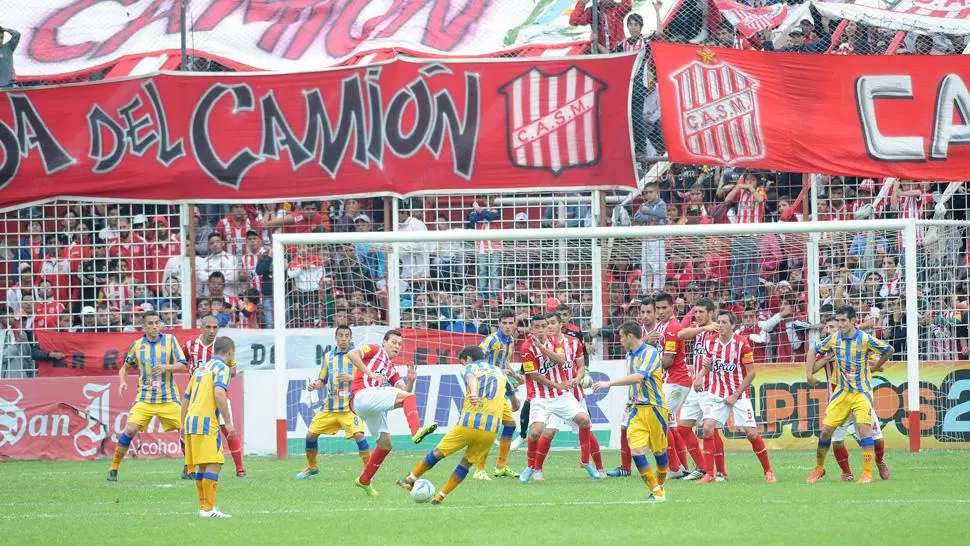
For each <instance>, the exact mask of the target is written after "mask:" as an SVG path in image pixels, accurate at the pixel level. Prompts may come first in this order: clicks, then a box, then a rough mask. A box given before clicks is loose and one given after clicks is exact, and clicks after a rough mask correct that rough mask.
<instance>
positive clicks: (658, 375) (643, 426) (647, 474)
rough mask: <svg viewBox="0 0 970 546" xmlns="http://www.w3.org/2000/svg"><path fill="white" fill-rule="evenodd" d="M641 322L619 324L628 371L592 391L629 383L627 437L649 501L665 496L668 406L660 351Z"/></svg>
mask: <svg viewBox="0 0 970 546" xmlns="http://www.w3.org/2000/svg"><path fill="white" fill-rule="evenodd" d="M642 335H643V332H642V331H641V329H640V325H639V324H637V323H636V322H634V321H632V320H631V321H627V322H624V323H623V324H622V325H621V326H620V330H619V336H620V344H621V345H622V346H623V348H624V349H626V351H627V353H626V362H627V372H628V374H629V375H627V376H626V377H623V378H621V379H614V380H609V381H597V382H596V383H593V391H594V392H596V391H602V390H607V389H609V388H611V387H621V386H626V385H629V387H630V388H629V389H628V390H629V396H630V398H629V400H628V401H627V403H628V404H629V406H630V415H629V421H628V422H627V438H628V441H629V442H630V453H631V454H632V456H633V463H634V464H635V465H637V470H638V471H639V472H640V477H641V478H643V481H644V483H646V484H647V487H648V488H650V496H649V497H648V498H647V500H648V501H650V502H663V501H665V500H667V496H666V494H665V493H664V487H663V486H664V482H665V481H666V479H667V417H668V414H667V406H666V399H665V398H664V391H663V357H662V356H661V355H660V351H658V350H657V349H656V348H654V347H651V346H650V345H648V344H647V343H645V342H644V341H643V338H642ZM647 451H650V452H651V453H653V458H654V461H656V463H657V472H656V473H654V471H653V469H652V468H650V463H649V462H648V461H647Z"/></svg>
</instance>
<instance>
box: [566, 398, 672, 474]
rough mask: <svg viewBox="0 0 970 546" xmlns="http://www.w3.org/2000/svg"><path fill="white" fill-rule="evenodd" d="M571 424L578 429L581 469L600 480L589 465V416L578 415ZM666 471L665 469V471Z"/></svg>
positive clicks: (590, 429)
mask: <svg viewBox="0 0 970 546" xmlns="http://www.w3.org/2000/svg"><path fill="white" fill-rule="evenodd" d="M573 422H575V423H576V425H577V426H578V427H579V453H580V460H581V461H586V464H584V465H583V468H585V469H586V472H587V473H589V477H590V478H593V479H594V480H598V479H600V473H599V471H597V470H596V468H595V467H594V466H593V465H592V464H590V463H589V453H590V444H591V443H592V442H590V436H592V435H593V429H592V421H590V419H589V415H588V414H586V413H579V414H577V415H576V417H574V418H573ZM665 470H666V469H665Z"/></svg>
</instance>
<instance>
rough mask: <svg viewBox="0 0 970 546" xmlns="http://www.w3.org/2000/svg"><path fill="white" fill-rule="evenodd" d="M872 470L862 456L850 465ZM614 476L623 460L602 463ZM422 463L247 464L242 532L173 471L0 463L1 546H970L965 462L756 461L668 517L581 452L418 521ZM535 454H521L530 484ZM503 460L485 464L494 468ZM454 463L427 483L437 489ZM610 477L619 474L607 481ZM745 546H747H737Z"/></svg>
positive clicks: (947, 456)
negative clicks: (408, 488) (201, 505)
mask: <svg viewBox="0 0 970 546" xmlns="http://www.w3.org/2000/svg"><path fill="white" fill-rule="evenodd" d="M850 453H851V454H852V460H851V462H852V465H853V470H854V471H855V472H856V475H858V472H859V470H861V464H862V463H861V455H860V452H859V450H858V448H853V449H850ZM603 455H604V458H605V460H606V462H607V463H613V464H614V465H615V463H616V461H617V459H618V453H617V452H615V451H612V452H610V451H608V452H604V454H603ZM420 456H422V455H421V454H420V453H415V452H411V453H404V452H392V453H391V455H390V456H389V457H388V459H387V461H386V462H385V463H384V467H383V468H382V469H381V471H380V472H379V473H378V475H377V477H376V478H375V481H374V483H375V486H376V487H377V488H378V490H379V492H380V496H379V497H376V498H368V497H365V496H364V494H363V492H362V491H360V490H359V489H357V488H355V487H354V486H353V480H354V478H355V477H356V476H357V474H358V473H359V471H360V467H361V463H360V460H359V459H358V458H357V457H356V456H335V457H321V458H320V467H321V470H322V472H321V474H320V475H319V476H315V477H313V478H311V479H309V480H306V481H299V482H298V481H296V480H295V479H294V476H295V474H296V473H297V472H298V471H300V470H301V469H302V466H303V462H304V461H303V460H302V458H301V457H291V458H290V460H289V461H276V460H274V459H269V458H249V459H247V461H246V464H247V471H248V472H249V477H248V478H246V479H237V478H236V477H235V476H234V475H233V473H232V472H230V470H231V465H229V467H227V468H226V470H225V471H224V473H223V476H222V480H221V481H220V486H219V498H218V506H219V507H220V508H221V509H222V510H224V511H226V512H228V513H230V514H232V515H233V516H234V517H233V519H228V520H204V519H201V518H199V517H198V515H197V505H196V499H195V487H194V485H193V484H192V483H191V482H184V481H182V480H181V479H180V472H181V468H180V465H179V461H176V460H155V461H147V460H146V461H141V460H128V461H125V464H124V465H123V466H122V467H121V473H120V477H119V481H118V482H117V483H108V482H106V481H105V479H104V478H105V473H106V469H107V462H106V461H96V462H46V461H36V462H5V463H0V475H2V483H3V486H2V488H0V490H2V491H3V494H2V495H0V543H3V544H18V545H19V544H121V543H133V544H173V543H176V544H177V543H190V544H206V545H208V544H236V545H249V544H310V543H323V544H340V545H348V544H365V545H368V546H376V545H390V544H393V545H402V544H476V545H480V544H530V543H534V544H550V543H556V542H558V543H560V544H570V545H572V544H597V545H604V544H605V545H611V544H648V543H653V544H670V543H674V542H675V541H676V542H679V543H683V544H732V543H744V544H758V545H761V544H810V545H813V546H818V545H822V544H824V545H829V544H874V543H880V544H928V543H931V542H932V543H938V544H968V543H970V527H968V525H967V517H968V516H970V473H968V471H967V463H968V462H970V454H968V453H967V452H960V451H928V452H924V453H922V454H918V455H913V454H909V453H906V452H902V451H890V452H888V453H887V458H886V460H887V462H888V463H889V464H890V466H891V467H892V471H893V474H892V479H891V480H890V481H888V482H882V481H880V480H879V479H878V477H877V478H876V483H874V484H872V485H869V486H861V485H857V484H854V483H841V482H839V481H838V476H839V474H838V467H837V466H836V464H835V461H834V460H832V458H831V456H830V458H829V461H828V470H829V474H828V475H827V476H826V477H825V479H824V480H823V481H822V482H820V483H818V484H815V485H811V486H810V485H806V484H805V483H804V480H805V477H806V476H807V475H808V473H809V472H810V470H811V467H812V464H813V462H814V454H813V453H811V452H806V451H801V452H779V451H772V452H771V459H772V463H773V466H774V469H775V473H776V475H777V477H778V483H776V484H773V485H768V484H766V483H764V480H763V478H762V476H761V472H760V467H759V466H758V463H757V460H756V459H755V457H754V455H753V454H751V453H750V452H749V451H731V452H729V453H728V458H727V465H728V473H729V476H730V481H728V482H726V483H715V484H708V485H697V484H695V483H691V482H682V481H672V482H671V483H669V484H668V487H667V495H668V498H669V500H668V502H667V503H665V504H659V505H655V504H645V503H643V500H644V499H645V498H646V496H647V490H646V487H645V486H644V485H643V483H642V482H641V480H640V479H639V478H638V477H631V478H619V479H607V478H604V479H603V480H600V481H599V482H594V481H593V480H591V479H590V478H589V477H588V476H587V475H586V473H585V472H583V471H582V470H580V469H579V467H578V463H577V459H578V454H577V452H571V451H563V452H556V451H554V452H553V453H551V454H550V456H549V459H547V461H546V465H545V466H546V471H545V474H546V481H545V482H540V483H535V482H533V483H531V484H529V485H521V484H520V483H519V482H518V480H515V479H510V478H503V479H498V478H493V481H491V482H479V481H475V480H473V479H471V475H469V477H468V479H467V480H465V482H464V483H463V484H462V485H461V486H460V487H459V488H458V489H457V490H455V491H454V492H453V493H452V494H451V495H450V496H449V497H448V498H447V499H446V501H445V504H444V505H442V506H431V505H430V504H423V505H418V504H414V503H412V502H411V500H410V498H409V497H408V496H407V494H406V493H405V492H404V491H402V490H400V489H398V488H397V487H396V486H395V485H394V481H395V480H396V479H397V478H399V477H401V476H402V475H404V474H405V473H406V472H407V471H408V470H409V469H410V468H411V467H412V465H413V464H414V463H415V462H416V460H417V459H418V457H420ZM524 457H525V454H524V453H523V452H521V451H519V452H517V453H513V455H512V464H513V467H514V468H515V469H516V470H520V469H521V466H522V463H523V460H524ZM494 460H495V459H494V453H493V454H492V456H491V457H490V461H489V462H490V463H494ZM456 463H457V459H456V458H449V459H445V460H444V461H442V462H441V463H439V464H438V466H437V467H436V468H434V469H433V470H432V471H431V472H430V473H429V474H428V475H427V476H426V477H427V478H429V479H430V480H431V481H432V482H433V483H434V484H435V486H436V487H440V486H441V485H442V484H443V483H444V481H445V479H446V478H447V476H448V474H449V473H450V472H451V470H452V469H453V468H454V465H455V464H456ZM607 466H608V467H609V466H610V465H609V464H608V465H607ZM735 541H736V542H735Z"/></svg>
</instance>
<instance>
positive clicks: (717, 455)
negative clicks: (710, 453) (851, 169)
mask: <svg viewBox="0 0 970 546" xmlns="http://www.w3.org/2000/svg"><path fill="white" fill-rule="evenodd" d="M714 466H715V467H717V471H718V472H720V473H721V474H727V470H725V468H724V439H723V438H721V432H720V431H719V430H718V429H716V428H715V429H714Z"/></svg>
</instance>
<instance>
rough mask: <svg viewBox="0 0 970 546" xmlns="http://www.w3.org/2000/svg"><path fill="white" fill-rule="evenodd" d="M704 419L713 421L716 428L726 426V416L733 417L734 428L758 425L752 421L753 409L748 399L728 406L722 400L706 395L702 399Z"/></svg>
mask: <svg viewBox="0 0 970 546" xmlns="http://www.w3.org/2000/svg"><path fill="white" fill-rule="evenodd" d="M703 406H704V419H713V420H714V421H715V422H716V423H717V424H718V426H721V427H723V426H724V425H726V424H727V421H728V414H733V415H734V426H736V427H756V426H758V424H757V423H756V422H755V420H754V408H753V407H752V406H751V399H750V398H741V399H739V400H738V401H737V402H735V403H734V405H733V406H729V405H727V404H725V403H724V399H723V398H720V397H718V396H714V395H713V394H710V393H708V395H707V397H705V398H704V403H703Z"/></svg>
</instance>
